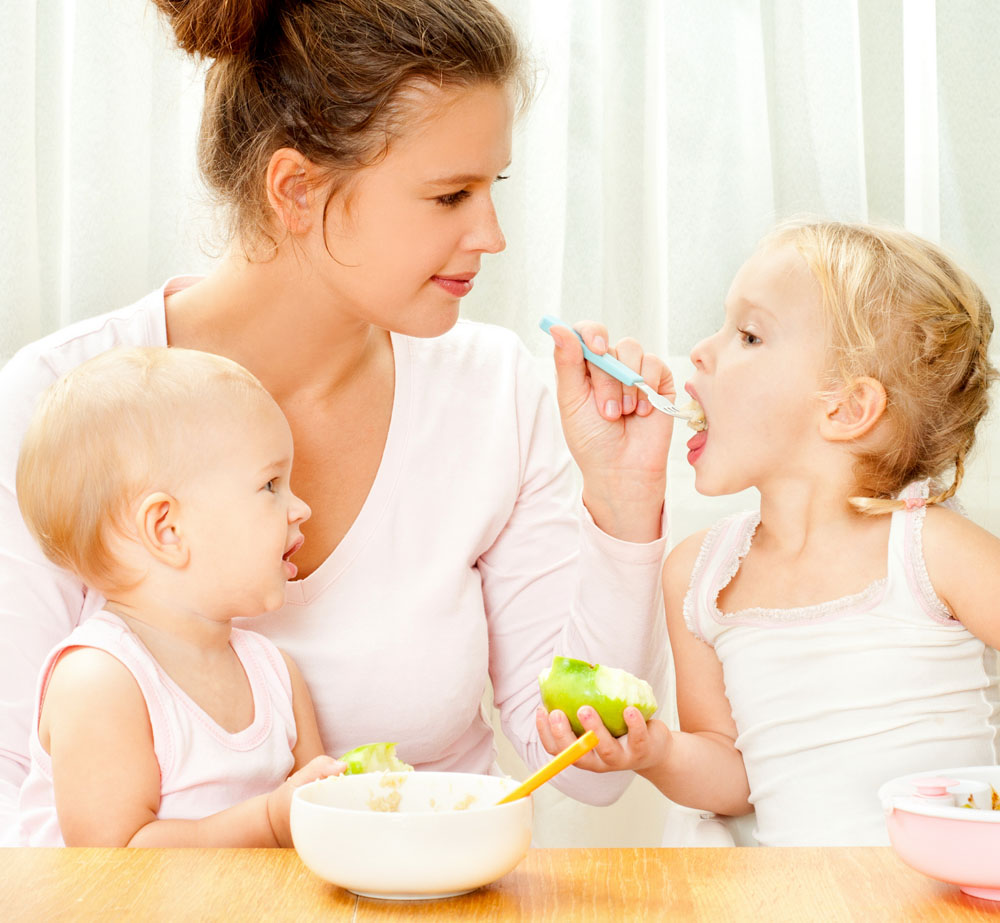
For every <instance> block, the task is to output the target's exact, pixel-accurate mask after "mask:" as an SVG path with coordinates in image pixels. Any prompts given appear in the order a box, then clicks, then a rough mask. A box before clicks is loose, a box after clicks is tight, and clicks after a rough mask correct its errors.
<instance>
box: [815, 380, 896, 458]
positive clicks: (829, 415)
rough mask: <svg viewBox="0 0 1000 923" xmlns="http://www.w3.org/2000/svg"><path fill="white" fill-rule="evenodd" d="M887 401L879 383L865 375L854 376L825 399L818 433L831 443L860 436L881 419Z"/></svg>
mask: <svg viewBox="0 0 1000 923" xmlns="http://www.w3.org/2000/svg"><path fill="white" fill-rule="evenodd" d="M886 400H887V398H886V394H885V388H884V387H883V386H882V382H880V381H878V380H877V379H875V378H869V377H867V376H864V377H861V378H856V379H854V381H852V382H851V384H850V385H846V386H845V387H844V388H843V389H842V390H840V391H838V392H837V393H836V394H835V395H833V396H832V397H830V398H829V400H827V402H826V414H825V416H824V417H823V420H822V421H821V423H820V435H822V436H823V438H824V439H828V440H829V441H830V442H851V441H853V440H855V439H860V438H861V437H862V436H864V435H866V434H867V433H869V432H870V431H871V429H872V428H873V427H874V426H875V424H876V423H878V421H879V420H880V419H881V418H882V414H883V413H885V405H886Z"/></svg>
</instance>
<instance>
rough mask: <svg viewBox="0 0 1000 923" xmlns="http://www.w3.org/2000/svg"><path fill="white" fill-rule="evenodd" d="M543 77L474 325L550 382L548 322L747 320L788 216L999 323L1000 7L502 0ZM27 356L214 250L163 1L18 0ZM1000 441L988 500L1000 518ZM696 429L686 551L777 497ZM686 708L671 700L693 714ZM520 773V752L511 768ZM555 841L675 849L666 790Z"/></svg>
mask: <svg viewBox="0 0 1000 923" xmlns="http://www.w3.org/2000/svg"><path fill="white" fill-rule="evenodd" d="M497 2H498V3H499V5H500V6H501V7H502V8H503V9H505V10H506V11H507V12H508V13H509V14H510V16H511V18H512V19H513V20H514V21H515V23H516V24H517V25H518V26H519V28H520V30H521V32H522V34H523V35H524V36H525V38H526V39H527V40H528V42H529V44H530V46H531V49H532V54H533V56H534V58H535V60H536V62H537V64H538V66H539V72H540V74H539V90H538V93H537V96H536V99H535V102H534V105H533V106H532V108H531V109H530V110H529V111H528V112H527V113H526V114H525V116H524V117H523V118H522V120H521V122H520V124H519V126H518V128H517V134H516V141H515V156H514V163H513V165H512V167H511V170H510V174H511V179H510V180H509V181H508V182H506V183H504V184H501V185H500V186H498V187H497V200H498V210H499V212H500V216H501V221H502V223H503V225H504V229H505V232H506V234H507V239H508V248H507V250H506V252H505V253H504V254H502V255H501V256H499V257H494V258H492V259H489V260H487V261H486V264H485V271H484V272H483V273H482V274H481V276H480V278H479V279H478V280H477V287H476V289H475V291H474V292H473V293H472V295H470V296H469V298H468V299H467V300H466V306H465V313H466V315H468V316H471V317H474V318H478V319H484V320H490V321H493V322H495V323H500V324H504V325H507V326H509V327H512V328H513V329H515V330H517V331H518V333H520V334H521V336H522V337H523V339H524V340H525V342H526V343H527V344H528V346H529V348H530V349H531V350H532V351H533V352H534V353H535V354H536V355H538V356H539V365H540V367H541V368H543V369H546V370H547V359H546V357H547V356H548V354H549V352H550V345H549V343H548V341H547V338H546V337H545V336H544V335H543V334H542V333H541V332H540V331H539V330H538V328H537V322H538V318H539V317H540V316H541V315H542V314H543V313H553V314H558V315H559V316H561V317H562V318H564V319H565V320H567V321H576V320H580V319H583V318H597V319H600V320H602V321H604V322H605V323H606V324H607V326H608V327H609V329H610V331H611V335H612V338H613V339H615V338H617V337H620V336H625V335H631V336H635V337H637V338H639V339H640V340H641V341H642V343H643V344H644V345H645V346H646V348H647V349H648V350H650V351H653V352H656V353H658V354H660V355H662V356H664V357H666V358H667V359H668V361H669V363H670V365H671V368H672V369H673V371H674V374H675V377H676V378H677V380H678V382H679V383H682V382H683V381H684V380H685V379H686V377H687V375H688V372H689V365H688V363H687V359H686V356H687V353H688V351H689V350H690V348H691V346H692V345H693V344H694V343H695V342H696V341H697V340H698V339H700V338H701V337H703V336H705V335H707V334H709V333H710V332H712V331H713V330H714V329H715V327H716V326H717V324H718V323H719V320H720V318H721V311H722V300H723V297H724V295H725V292H726V289H727V288H728V285H729V282H730V280H731V278H732V276H733V274H734V272H735V271H736V269H737V268H738V266H739V265H740V264H741V263H742V261H743V260H744V259H745V258H746V257H747V256H748V255H749V253H750V251H751V250H752V249H753V246H754V244H755V242H756V241H757V239H758V238H759V237H760V236H761V234H762V233H764V232H765V231H766V230H767V228H768V227H769V226H770V225H771V224H772V223H773V222H774V221H775V220H776V219H780V218H783V217H786V216H789V215H795V214H812V215H821V216H829V217H835V218H841V219H847V220H872V221H880V222H891V223H894V224H902V225H906V226H908V227H910V228H911V229H912V230H915V231H917V232H919V233H922V234H924V235H926V236H928V237H930V238H932V239H935V240H938V241H940V242H941V243H943V244H944V245H945V247H946V248H947V249H948V250H949V251H951V252H952V253H953V254H954V255H955V256H956V257H957V258H958V259H959V261H960V262H961V263H962V264H963V265H964V266H965V267H966V268H968V269H969V270H970V272H972V274H973V276H974V277H975V278H977V280H978V281H979V282H980V284H981V285H982V286H983V288H984V289H985V291H986V294H987V297H989V298H990V300H991V302H992V303H993V305H994V306H995V308H996V310H997V311H1000V217H998V216H1000V167H998V166H997V164H998V163H1000V156H998V155H1000V94H998V92H997V87H998V86H1000V56H998V55H997V53H996V49H997V47H998V45H1000V3H996V2H994V0H936V2H935V0H701V2H698V3H691V2H685V0H497ZM3 14H4V16H3V18H4V26H3V28H2V29H0V164H2V166H3V176H4V178H5V183H4V186H3V190H2V192H0V362H2V361H3V360H4V359H6V358H7V357H9V356H10V355H11V354H12V353H13V352H14V351H15V350H16V349H17V348H18V347H20V346H21V345H23V344H24V343H27V342H29V341H30V340H33V339H35V338H37V337H39V336H42V335H44V334H46V333H48V332H50V331H52V330H55V329H56V328H58V327H60V326H63V325H64V324H66V323H69V322H70V321H72V320H75V319H78V318H82V317H86V316H90V315H93V314H97V313H100V312H103V311H106V310H110V309H112V308H115V307H118V306H121V305H124V304H128V303H130V302H131V301H133V300H135V299H136V298H138V297H139V296H141V295H142V294H143V293H145V292H146V291H148V290H149V289H151V288H153V287H155V286H157V285H159V284H161V283H162V282H163V281H164V280H165V279H166V278H168V277H169V276H171V275H176V274H182V273H190V272H201V271H205V270H206V269H208V268H209V267H210V266H211V265H212V262H213V259H214V256H213V252H214V251H215V249H217V244H218V241H217V240H215V239H213V230H214V228H213V224H212V220H211V209H210V208H209V206H208V205H207V201H206V196H205V194H204V191H203V190H202V189H201V187H200V185H199V183H198V181H197V177H196V169H195V163H194V147H195V136H196V132H197V125H198V118H199V110H200V105H201V85H202V81H203V76H204V73H203V68H201V67H199V66H197V65H196V64H195V63H194V62H193V61H192V60H191V59H190V58H188V57H187V56H186V55H183V54H181V53H180V52H179V51H177V50H176V49H175V48H174V46H173V42H172V37H171V36H170V35H169V34H168V32H167V30H166V28H165V27H164V26H163V24H162V22H161V20H160V18H159V16H158V15H157V14H156V12H155V11H154V9H153V8H152V6H151V5H149V4H148V3H147V2H144V0H76V2H74V0H3ZM997 431H998V427H997V426H996V424H995V423H994V422H991V423H990V424H989V425H988V426H987V427H985V428H984V431H983V434H982V437H981V440H980V442H981V444H980V448H979V452H978V455H977V457H976V460H975V463H974V464H973V467H972V471H971V472H970V475H969V477H968V479H967V484H966V487H965V488H964V489H963V491H962V494H961V497H962V499H963V502H964V503H965V505H966V507H967V508H968V509H969V511H970V513H971V515H972V516H973V517H974V518H975V519H977V521H979V522H981V523H982V524H984V525H986V526H987V527H989V528H992V529H993V530H994V531H1000V488H991V486H990V481H991V478H990V473H991V470H992V461H991V460H992V459H993V458H1000V455H998V452H1000V438H998V436H997ZM684 441H685V437H684V435H683V431H682V430H680V429H679V430H678V435H677V437H676V438H675V448H676V449H677V451H676V453H675V455H674V458H673V460H672V463H671V471H670V479H671V486H670V497H669V505H670V514H671V521H672V535H673V538H674V540H678V539H680V538H683V537H684V536H685V535H687V534H688V533H689V532H691V531H693V530H694V529H697V528H701V527H703V526H705V525H707V524H708V523H710V522H711V521H713V520H714V519H716V518H718V517H719V516H720V515H723V514H724V513H725V512H727V511H728V510H730V509H733V508H739V507H743V506H745V505H746V504H747V503H748V502H752V500H753V498H752V497H749V498H748V497H743V496H738V497H735V498H714V499H712V500H707V499H704V498H700V497H698V496H697V495H696V494H695V492H694V490H693V486H692V479H691V477H690V474H689V471H688V469H687V466H686V465H685V463H684V461H683V442H684ZM671 707H672V704H671V703H665V707H664V711H665V713H669V712H670V711H671ZM502 755H503V756H504V758H505V759H506V760H509V761H510V762H509V764H510V765H511V766H513V765H514V762H515V760H514V758H513V757H512V755H511V754H509V753H506V752H505V753H504V754H502ZM540 807H541V808H542V810H541V811H540V823H539V825H538V826H537V827H536V842H538V843H539V845H564V844H565V845H588V844H596V845H618V844H621V845H657V844H658V843H659V836H660V829H661V827H662V824H663V820H664V817H665V811H666V806H665V803H664V802H663V799H660V798H659V797H658V796H655V793H652V792H651V787H650V786H648V785H646V783H645V782H643V781H642V780H639V782H638V783H637V784H635V785H633V786H632V788H631V789H630V790H629V792H628V793H627V794H626V796H625V798H624V799H623V800H622V802H620V803H619V805H616V806H615V807H614V808H612V809H605V810H601V809H593V808H584V807H582V806H579V805H575V804H573V803H570V802H565V801H561V800H560V799H559V798H558V796H556V795H554V794H551V793H546V794H545V795H544V798H543V803H542V805H541V806H540Z"/></svg>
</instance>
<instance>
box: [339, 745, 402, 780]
mask: <svg viewBox="0 0 1000 923" xmlns="http://www.w3.org/2000/svg"><path fill="white" fill-rule="evenodd" d="M337 759H339V760H341V761H342V762H344V763H347V769H345V770H344V775H345V776H355V775H358V774H359V773H362V772H378V771H380V770H383V769H388V770H392V771H395V772H400V771H406V770H410V769H413V767H412V766H411V765H410V764H409V763H404V762H403V761H402V760H401V759H400V758H399V757H398V756H396V745H395V744H386V743H378V744H363V745H362V746H360V747H355V748H354V749H353V750H348V751H347V753H345V754H344V755H343V756H339V757H337Z"/></svg>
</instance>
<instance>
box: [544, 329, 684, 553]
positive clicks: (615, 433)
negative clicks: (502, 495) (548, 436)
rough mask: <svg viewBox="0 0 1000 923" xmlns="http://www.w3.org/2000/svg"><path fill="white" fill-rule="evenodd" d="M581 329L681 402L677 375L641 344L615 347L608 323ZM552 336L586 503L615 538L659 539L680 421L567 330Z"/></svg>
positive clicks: (566, 426) (598, 349)
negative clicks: (588, 354) (595, 362)
mask: <svg viewBox="0 0 1000 923" xmlns="http://www.w3.org/2000/svg"><path fill="white" fill-rule="evenodd" d="M575 329H576V330H578V331H579V333H580V335H581V336H582V337H583V339H584V341H585V342H586V344H587V347H588V348H589V349H591V350H592V351H593V352H595V353H597V354H598V355H603V354H604V353H605V352H608V353H610V354H611V355H612V356H615V357H616V358H617V359H619V360H620V361H621V362H624V363H625V364H626V365H627V366H629V368H632V369H635V370H636V371H638V372H640V373H641V374H642V377H643V379H644V380H645V381H646V383H647V384H648V385H650V387H652V388H653V389H654V390H655V391H656V392H657V393H658V394H664V395H666V396H667V397H669V398H670V399H671V400H672V399H673V398H674V396H675V389H674V380H673V376H672V375H671V374H670V370H669V369H668V368H667V367H666V365H664V363H663V362H662V360H660V359H659V358H657V357H656V356H654V355H651V354H649V353H644V352H643V350H642V347H641V346H640V345H639V343H637V342H636V341H635V340H632V339H624V340H620V341H619V342H618V343H617V344H616V345H615V346H614V348H612V349H608V332H607V328H605V327H604V326H603V325H601V324H597V323H593V322H589V321H585V322H583V323H580V324H577V325H576V327H575ZM549 333H550V334H551V336H552V339H553V341H554V342H555V352H554V359H555V364H556V377H557V384H556V398H557V400H558V403H559V412H560V414H561V416H562V425H563V432H564V433H565V436H566V442H567V444H568V445H569V449H570V452H572V453H573V457H574V459H575V460H576V463H577V465H579V467H580V471H581V472H582V474H583V502H584V503H585V504H586V506H587V509H588V510H589V511H590V514H591V516H593V518H594V522H595V523H597V525H598V526H599V527H600V528H601V529H602V530H604V531H605V532H607V533H608V534H609V535H612V536H614V537H616V538H619V539H622V540H623V541H633V542H650V541H654V540H655V539H657V538H659V537H660V515H661V512H662V508H663V496H664V493H665V492H666V479H667V451H668V449H669V448H670V437H671V434H672V432H673V418H672V417H670V416H668V415H667V414H665V413H661V412H660V411H658V410H654V409H653V407H652V406H651V405H650V403H649V401H647V400H646V399H645V397H644V395H643V394H642V392H641V391H639V390H638V389H637V388H636V387H634V386H633V387H627V386H625V385H623V384H622V383H621V382H619V381H618V380H616V379H614V378H612V377H611V376H610V375H608V374H607V372H603V371H601V370H600V369H598V368H595V367H593V366H591V365H590V364H589V363H588V362H587V361H586V360H585V359H584V357H583V348H582V347H581V345H580V341H579V340H578V339H577V338H576V337H575V336H574V335H573V334H572V333H570V332H569V331H568V330H567V329H566V328H565V327H553V328H552V329H551V330H550V331H549Z"/></svg>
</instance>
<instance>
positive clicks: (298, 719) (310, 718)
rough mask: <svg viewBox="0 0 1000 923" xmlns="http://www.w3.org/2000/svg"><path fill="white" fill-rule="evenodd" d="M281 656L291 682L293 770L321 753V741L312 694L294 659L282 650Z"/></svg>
mask: <svg viewBox="0 0 1000 923" xmlns="http://www.w3.org/2000/svg"><path fill="white" fill-rule="evenodd" d="M281 656H282V657H283V658H284V660H285V666H286V667H288V677H289V679H290V680H291V682H292V711H293V714H294V715H295V734H296V739H295V746H294V748H293V749H292V756H294V757H295V766H294V767H293V769H292V771H293V772H295V771H297V770H299V769H301V768H302V767H303V766H305V765H306V763H308V762H309V761H310V760H312V759H315V758H316V757H317V756H322V755H323V742H322V741H321V740H320V736H319V724H318V723H317V720H316V710H315V708H314V707H313V701H312V696H311V695H309V687H308V686H307V685H306V681H305V680H304V679H303V678H302V673H301V671H300V670H299V668H298V666H297V665H296V663H295V661H294V660H292V658H291V657H289V656H288V654H286V653H285V652H284V651H282V652H281Z"/></svg>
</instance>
